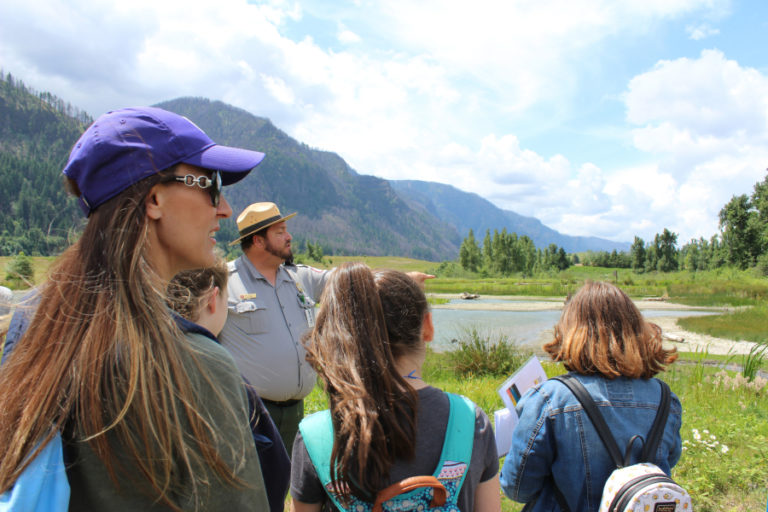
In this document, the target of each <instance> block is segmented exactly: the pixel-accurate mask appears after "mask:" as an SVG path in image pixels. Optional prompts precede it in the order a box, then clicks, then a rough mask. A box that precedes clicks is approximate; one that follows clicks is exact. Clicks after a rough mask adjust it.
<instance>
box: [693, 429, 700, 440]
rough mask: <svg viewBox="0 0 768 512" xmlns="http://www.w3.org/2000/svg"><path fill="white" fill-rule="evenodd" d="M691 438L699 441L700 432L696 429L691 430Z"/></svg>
mask: <svg viewBox="0 0 768 512" xmlns="http://www.w3.org/2000/svg"><path fill="white" fill-rule="evenodd" d="M693 438H694V439H695V440H697V441H701V434H699V431H698V430H694V431H693Z"/></svg>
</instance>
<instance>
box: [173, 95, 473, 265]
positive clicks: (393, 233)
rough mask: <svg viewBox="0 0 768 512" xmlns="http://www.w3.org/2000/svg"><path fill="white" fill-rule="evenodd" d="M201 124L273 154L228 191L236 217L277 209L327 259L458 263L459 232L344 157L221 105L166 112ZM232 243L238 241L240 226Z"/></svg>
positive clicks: (177, 103)
mask: <svg viewBox="0 0 768 512" xmlns="http://www.w3.org/2000/svg"><path fill="white" fill-rule="evenodd" d="M158 106H159V107H162V108H164V109H167V110H171V111H173V112H176V113H179V114H182V115H184V116H186V117H188V118H189V119H191V120H192V121H194V122H195V123H196V124H197V125H198V126H200V128H202V129H203V130H204V131H205V132H206V133H208V134H209V135H210V136H211V138H213V139H214V140H215V141H216V142H219V143H221V144H226V145H235V146H240V147H244V148H250V149H256V150H258V151H263V152H264V153H266V154H267V157H266V158H265V159H264V161H263V162H262V163H261V164H260V165H259V167H257V168H256V170H255V171H254V172H252V173H251V174H250V175H249V176H248V177H247V178H246V179H245V180H243V181H241V182H240V183H238V185H237V186H234V187H230V189H229V190H227V198H228V199H229V201H230V202H231V203H232V207H233V209H234V210H235V214H237V212H239V211H241V210H242V209H243V208H245V207H246V206H247V205H248V204H250V203H253V202H257V201H273V202H275V203H277V204H278V206H279V207H280V210H281V212H283V213H290V212H294V211H295V212H298V213H299V214H298V215H297V216H296V217H295V218H294V219H293V220H291V221H290V230H291V233H292V234H293V235H294V238H295V242H296V245H298V246H299V247H301V246H302V245H303V240H306V239H309V240H311V241H313V242H320V243H321V244H322V246H323V249H324V251H325V252H326V253H341V254H365V255H373V256H376V255H399V256H410V257H414V258H420V259H427V260H433V261H437V260H442V259H454V258H456V255H457V254H458V246H459V244H460V243H461V240H460V238H459V235H458V233H457V232H456V230H455V229H454V228H453V227H452V226H449V225H447V224H445V223H442V222H439V221H437V220H436V219H434V218H425V217H424V216H423V215H421V214H420V212H418V211H416V210H414V209H413V208H411V207H410V206H409V205H408V203H406V202H405V201H404V200H403V199H402V198H401V197H400V196H399V195H398V194H397V193H396V192H395V191H394V190H393V189H392V187H391V186H390V184H389V183H388V182H387V181H386V180H383V179H380V178H376V177H373V176H363V175H359V174H357V173H355V172H354V171H352V169H350V168H349V166H348V165H347V164H346V162H344V160H342V159H341V158H340V157H339V156H338V155H335V154H333V153H328V152H325V151H318V150H314V149H311V148H309V147H308V146H307V145H305V144H302V143H299V142H297V141H296V140H294V139H292V138H291V137H289V136H288V135H286V134H285V133H284V132H282V131H280V130H279V129H277V128H276V127H275V126H274V125H273V124H272V123H271V122H270V121H269V120H267V119H264V118H259V117H256V116H253V115H252V114H249V113H248V112H246V111H244V110H241V109H238V108H235V107H232V106H229V105H226V104H224V103H221V102H217V101H209V100H206V99H202V98H180V99H177V100H173V101H168V102H164V103H161V104H159V105H158ZM226 229H227V233H225V237H226V238H229V239H234V238H236V235H235V231H234V230H235V228H234V222H229V223H228V226H227V228H226Z"/></svg>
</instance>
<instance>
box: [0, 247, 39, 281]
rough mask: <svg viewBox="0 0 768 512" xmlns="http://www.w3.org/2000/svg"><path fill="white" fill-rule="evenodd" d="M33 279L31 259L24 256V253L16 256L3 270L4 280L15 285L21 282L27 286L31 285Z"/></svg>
mask: <svg viewBox="0 0 768 512" xmlns="http://www.w3.org/2000/svg"><path fill="white" fill-rule="evenodd" d="M33 277H34V270H33V269H32V259H31V258H30V257H29V256H27V255H26V254H24V252H20V253H19V254H17V255H16V257H15V258H13V259H12V260H11V261H10V263H8V267H7V268H6V270H5V279H6V280H7V281H10V282H13V283H16V284H19V283H21V282H24V283H27V284H29V283H32V278H33Z"/></svg>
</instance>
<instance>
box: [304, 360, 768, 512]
mask: <svg viewBox="0 0 768 512" xmlns="http://www.w3.org/2000/svg"><path fill="white" fill-rule="evenodd" d="M543 366H544V369H545V371H546V373H547V375H548V376H549V377H552V376H554V375H558V374H561V373H564V372H565V370H564V368H563V367H562V366H561V365H559V364H553V363H546V362H544V363H543ZM659 377H660V378H662V379H664V380H665V381H666V382H667V383H668V384H669V385H670V387H671V388H672V391H673V392H674V393H675V394H676V395H677V396H678V397H679V398H680V401H681V402H682V404H683V425H682V429H681V432H680V433H681V436H682V438H683V455H682V457H681V459H680V462H679V463H678V465H677V466H676V467H675V468H674V469H673V471H672V477H673V478H674V479H675V481H677V482H678V483H680V485H682V486H683V487H684V488H686V489H687V490H688V491H689V492H690V493H691V495H692V497H693V504H694V510H696V511H697V512H715V511H718V512H721V511H722V512H742V511H743V512H746V511H754V510H763V509H764V507H765V503H766V497H767V496H766V493H767V492H768V491H767V489H768V462H767V461H768V386H766V385H765V383H763V387H762V388H760V390H756V389H754V388H755V387H756V386H753V385H750V384H746V383H744V382H741V381H740V380H739V379H737V378H736V374H734V373H733V372H724V371H723V370H720V369H719V368H716V367H712V366H708V365H704V364H703V362H700V363H699V364H686V365H684V364H673V365H672V367H671V368H670V369H669V370H668V371H667V372H664V373H662V374H660V375H659ZM424 380H425V381H426V382H428V383H429V384H431V385H433V386H436V387H439V388H442V389H444V390H446V391H451V392H454V393H460V394H462V395H465V396H467V397H469V398H470V399H472V400H473V401H474V402H475V403H477V404H478V405H479V406H480V407H481V408H482V409H483V410H484V411H485V412H486V413H487V414H488V416H489V417H490V418H491V420H492V419H493V411H495V410H497V409H501V408H502V407H503V403H502V401H501V398H500V397H499V395H498V394H497V393H496V389H497V388H498V387H499V386H500V385H501V383H502V382H503V381H504V377H503V376H470V377H457V376H456V375H455V374H454V372H453V369H452V367H451V365H450V362H449V359H448V356H447V354H440V353H434V352H430V353H429V354H428V356H427V362H426V364H425V368H424ZM326 407H327V402H326V400H325V397H324V395H323V392H322V390H321V389H320V387H316V388H315V390H314V391H313V392H312V393H311V394H310V395H309V397H308V398H307V401H306V412H307V413H308V414H309V413H311V412H314V411H317V410H321V409H324V408H326ZM502 462H503V461H502ZM522 507H523V506H522V505H520V504H518V503H514V502H512V501H510V500H509V499H507V498H502V510H503V511H507V512H517V511H519V510H522Z"/></svg>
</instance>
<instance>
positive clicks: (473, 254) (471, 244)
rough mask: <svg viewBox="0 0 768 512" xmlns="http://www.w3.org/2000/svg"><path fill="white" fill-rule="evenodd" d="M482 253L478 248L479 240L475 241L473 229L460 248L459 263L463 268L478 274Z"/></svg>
mask: <svg viewBox="0 0 768 512" xmlns="http://www.w3.org/2000/svg"><path fill="white" fill-rule="evenodd" d="M480 261H481V252H480V248H479V247H478V246H477V240H475V233H474V232H473V231H472V229H470V230H469V234H468V235H467V237H466V238H465V239H464V241H463V242H462V243H461V247H460V248H459V263H460V264H461V266H462V268H464V269H465V270H469V271H470V272H477V270H478V269H479V267H480Z"/></svg>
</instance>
